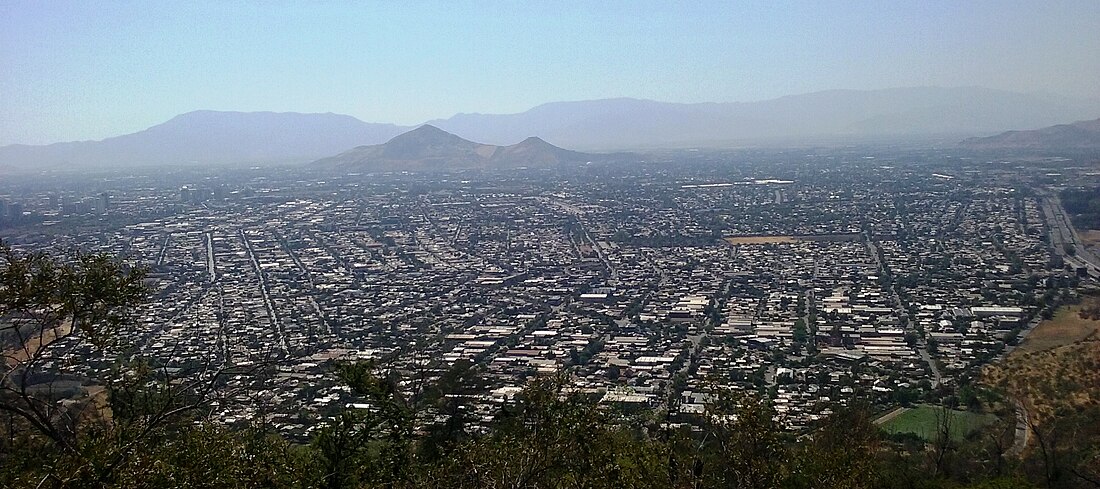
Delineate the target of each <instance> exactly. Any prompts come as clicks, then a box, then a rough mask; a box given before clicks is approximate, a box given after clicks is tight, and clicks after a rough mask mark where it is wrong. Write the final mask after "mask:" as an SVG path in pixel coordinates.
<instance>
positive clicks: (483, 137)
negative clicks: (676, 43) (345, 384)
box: [429, 88, 1100, 150]
mask: <svg viewBox="0 0 1100 489" xmlns="http://www.w3.org/2000/svg"><path fill="white" fill-rule="evenodd" d="M1096 113H1100V100H1089V101H1083V100H1071V99H1064V98H1060V97H1054V96H1045V95H1032V94H1019V93H1012V92H1004V91H999V90H990V89H985V88H896V89H885V90H870V91H860V90H829V91H822V92H814V93H808V94H803V95H791V96H786V97H780V98H776V99H772V100H765V101H760V102H731V103H696V104H677V103H665V102H654V101H651V100H638V99H629V98H621V99H605V100H592V101H583V102H555V103H550V104H544V105H540V106H538V107H535V108H533V109H531V110H528V111H526V112H522V113H518V114H501V115H485V114H459V115H456V116H454V117H451V118H449V119H441V120H435V121H430V122H429V123H430V124H433V125H435V126H437V127H439V128H441V129H443V130H446V131H450V132H453V133H455V134H459V135H461V136H463V137H467V138H470V139H474V140H477V141H485V142H488V143H493V144H501V143H503V142H506V141H515V140H516V139H518V138H519V137H522V136H523V135H525V134H539V135H540V136H541V137H543V138H545V139H546V140H547V141H550V142H553V143H554V144H559V145H563V146H568V147H573V148H578V149H603V150H607V149H632V148H649V147H692V146H698V147H716V146H730V145H735V146H736V145H742V144H760V143H764V144H770V143H789V142H798V141H800V140H803V139H805V138H825V139H828V138H832V139H838V140H856V139H860V138H868V137H899V138H904V137H909V136H928V135H951V134H955V135H959V136H962V135H987V134H994V133H997V132H1000V131H1004V130H1006V129H1013V128H1022V127H1038V126H1043V125H1050V124H1056V123H1059V122H1064V121H1067V120H1078V119H1082V118H1087V117H1094V116H1095V115H1094V114H1096Z"/></svg>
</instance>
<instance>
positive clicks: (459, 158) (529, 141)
mask: <svg viewBox="0 0 1100 489" xmlns="http://www.w3.org/2000/svg"><path fill="white" fill-rule="evenodd" d="M600 158H601V156H599V155H589V154H585V153H578V152H576V151H569V150H566V149H562V148H559V147H557V146H554V145H552V144H550V143H547V142H546V141H543V140H542V139H539V138H538V137H533V136H532V137H528V138H526V139H524V140H523V141H521V142H519V143H516V144H513V145H509V146H495V145H491V144H482V143H475V142H473V141H469V140H466V139H463V138H461V137H458V136H456V135H454V134H451V133H449V132H447V131H444V130H442V129H439V128H437V127H435V126H432V125H429V124H425V125H423V126H420V127H418V128H416V129H413V130H411V131H409V132H406V133H403V134H400V135H398V136H395V137H394V138H393V139H390V140H389V141H387V142H385V143H383V144H377V145H371V146H360V147H357V148H353V149H351V150H348V151H345V152H343V153H340V154H338V155H335V156H331V157H328V158H322V159H320V160H317V161H315V162H314V163H313V164H314V165H318V166H323V167H338V168H349V169H357V170H365V171H402V170H435V169H462V168H512V167H521V166H532V167H536V166H537V167H545V166H553V165H561V164H568V163H581V162H585V161H591V160H593V159H600Z"/></svg>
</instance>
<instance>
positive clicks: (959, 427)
mask: <svg viewBox="0 0 1100 489" xmlns="http://www.w3.org/2000/svg"><path fill="white" fill-rule="evenodd" d="M948 413H949V414H948V416H949V417H950V420H949V429H950V431H951V439H952V440H956V441H959V440H962V439H964V438H966V436H967V435H969V434H970V433H973V432H974V431H977V430H979V429H981V428H982V427H983V426H985V425H987V424H989V423H992V422H993V421H994V420H996V419H997V417H996V416H994V415H992V414H978V413H972V412H969V411H959V410H954V409H952V410H949V411H948ZM942 415H943V409H942V408H940V407H938V406H925V405H922V406H918V407H915V408H913V409H910V410H908V411H905V412H904V413H901V414H900V415H898V416H897V417H895V418H894V419H891V420H890V421H887V422H885V423H883V424H882V429H884V430H886V431H887V432H889V433H913V434H915V435H917V436H919V437H921V438H923V439H925V440H928V441H932V440H934V439H935V438H936V437H937V436H938V435H937V431H938V430H937V428H936V427H937V426H938V424H939V419H940V416H942Z"/></svg>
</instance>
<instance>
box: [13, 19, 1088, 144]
mask: <svg viewBox="0 0 1100 489" xmlns="http://www.w3.org/2000/svg"><path fill="white" fill-rule="evenodd" d="M1098 25H1100V1H1097V0H1081V1H1056V0H1051V1H1034V0H1031V1H1012V0H1000V1H985V0H966V1H957V0H956V1H939V0H919V1H900V0H882V1H863V0H844V1H832V0H812V1H791V2H784V1H761V2H752V1H741V0H739V1H736V2H731V1H728V0H725V1H718V2H708V1H684V2H669V1H665V2H648V1H614V0H603V1H595V2H573V1H564V0H563V1H560V2H518V1H517V2H464V1H459V0H451V1H441V2H428V1H423V2H417V1H407V2H405V1H394V2H390V1H379V2H341V1H324V0H322V1H309V2H306V1H300V2H284V1H274V0H268V1H259V0H257V1H253V2H244V1H213V2H205V1H196V0H188V1H186V2H150V1H137V2H128V1H124V0H118V1H100V2H83V1H82V2H70V1H64V0H50V1H12V0H0V145H6V144H12V143H23V144H43V143H51V142H58V141H71V140H87V139H102V138H104V137H109V136H115V135H119V134H125V133H129V132H135V131H138V130H141V129H144V128H146V127H149V126H152V125H155V124H158V123H161V122H164V121H166V120H168V119H170V118H172V117H173V116H175V115H178V114H181V113H185V112H189V111H192V110H199V109H212V110H240V111H259V110H269V111H277V112H336V113H342V114H349V115H353V116H355V117H358V118H360V119H362V120H364V121H368V122H393V123H399V124H415V123H419V122H423V121H426V120H430V119H436V118H446V117H449V116H451V115H453V114H455V113H460V112H480V113H514V112H522V111H524V110H527V109H529V108H531V107H534V106H536V105H539V104H542V103H546V102H554V101H563V100H587V99H599V98H611V97H635V98H645V99H653V100H660V101H669V102H736V101H756V100H766V99H770V98H775V97H779V96H783V95H792V94H800V93H808V92H814V91H819V90H827V89H837V88H846V89H879V88H894V87H912V86H942V87H955V86H983V87H988V88H996V89H1004V90H1011V91H1018V92H1043V93H1049V94H1056V95H1063V96H1069V97H1093V98H1095V97H1100V88H1098V87H1100V31H1098V30H1097V26H1098Z"/></svg>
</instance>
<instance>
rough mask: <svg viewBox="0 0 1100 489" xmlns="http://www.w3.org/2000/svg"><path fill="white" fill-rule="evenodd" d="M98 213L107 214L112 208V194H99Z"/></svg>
mask: <svg viewBox="0 0 1100 489" xmlns="http://www.w3.org/2000/svg"><path fill="white" fill-rule="evenodd" d="M95 206H96V212H97V213H99V214H106V213H107V210H108V209H110V207H111V194H108V193H107V192H103V193H101V194H99V198H98V199H96V203H95Z"/></svg>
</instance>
